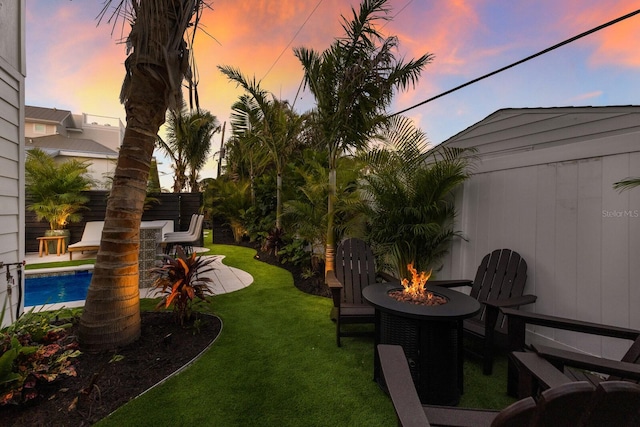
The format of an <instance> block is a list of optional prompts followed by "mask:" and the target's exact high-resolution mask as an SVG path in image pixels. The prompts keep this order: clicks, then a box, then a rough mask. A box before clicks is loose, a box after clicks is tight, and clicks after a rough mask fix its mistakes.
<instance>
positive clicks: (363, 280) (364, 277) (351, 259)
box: [335, 238, 376, 305]
mask: <svg viewBox="0 0 640 427" xmlns="http://www.w3.org/2000/svg"><path fill="white" fill-rule="evenodd" d="M335 271H336V277H337V279H338V280H339V281H340V283H342V286H344V289H343V292H342V302H344V303H349V304H362V305H364V304H366V302H365V301H364V299H363V297H362V290H363V289H364V288H365V287H366V286H368V285H369V284H371V283H375V280H376V267H375V259H374V256H373V252H372V251H371V248H370V247H369V246H368V245H367V244H366V243H365V242H364V241H362V240H360V239H356V238H350V239H346V240H344V241H343V242H342V243H340V245H338V248H337V249H336V270H335Z"/></svg>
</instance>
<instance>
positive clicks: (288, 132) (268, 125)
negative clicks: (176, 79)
mask: <svg viewBox="0 0 640 427" xmlns="http://www.w3.org/2000/svg"><path fill="white" fill-rule="evenodd" d="M218 69H219V70H220V71H221V72H222V73H223V74H224V75H225V76H227V78H228V79H229V80H231V81H234V82H236V83H237V84H238V85H240V86H241V87H242V88H243V89H244V90H245V91H247V92H248V93H249V94H250V95H251V96H252V97H253V99H254V101H255V102H256V104H257V105H258V107H259V109H260V112H261V115H262V120H261V124H262V129H261V132H260V133H259V134H258V135H259V137H260V138H261V141H262V143H263V144H264V146H265V147H266V149H267V150H268V151H269V154H270V155H271V160H272V161H273V163H274V166H275V170H276V224H275V229H276V230H277V231H278V232H279V231H280V230H281V229H282V175H283V172H284V167H285V164H286V161H287V159H288V158H289V155H290V154H291V153H292V152H293V151H294V149H295V148H296V146H297V145H298V135H299V133H300V130H301V129H302V123H303V118H302V117H301V116H299V115H298V114H296V113H295V112H294V111H293V110H292V109H291V108H290V106H289V104H288V103H287V102H286V101H280V100H277V99H276V98H275V97H273V96H272V100H269V94H268V92H267V91H265V90H264V89H262V88H261V87H260V82H256V80H255V78H253V79H252V80H249V79H248V78H247V77H245V76H243V75H242V73H241V72H240V71H239V70H237V69H235V68H233V67H229V66H219V67H218Z"/></svg>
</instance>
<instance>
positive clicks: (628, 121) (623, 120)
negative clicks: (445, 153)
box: [443, 105, 640, 153]
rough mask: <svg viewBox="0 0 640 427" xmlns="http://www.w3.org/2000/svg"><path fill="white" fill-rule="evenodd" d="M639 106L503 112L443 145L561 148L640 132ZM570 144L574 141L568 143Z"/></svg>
mask: <svg viewBox="0 0 640 427" xmlns="http://www.w3.org/2000/svg"><path fill="white" fill-rule="evenodd" d="M638 114H640V106H639V105H625V106H605V107H551V108H504V109H501V110H498V111H496V112H494V113H492V114H490V115H489V116H487V117H486V118H484V119H483V120H481V121H479V122H477V123H475V124H473V125H471V126H469V127H468V128H466V129H465V130H463V131H462V132H459V133H458V134H456V135H454V136H452V137H451V138H449V139H447V140H446V141H444V142H443V144H445V145H450V146H455V147H476V148H478V149H479V150H480V151H481V152H485V153H486V152H494V151H502V150H504V149H506V148H510V149H514V148H521V147H523V146H532V145H536V146H539V145H541V144H542V145H545V144H554V145H558V144H562V143H566V142H575V140H576V138H583V139H590V138H593V137H602V136H604V135H605V134H607V133H620V132H625V129H626V131H638V130H639V129H640V122H639V120H638V117H639V116H638ZM568 140H571V141H568Z"/></svg>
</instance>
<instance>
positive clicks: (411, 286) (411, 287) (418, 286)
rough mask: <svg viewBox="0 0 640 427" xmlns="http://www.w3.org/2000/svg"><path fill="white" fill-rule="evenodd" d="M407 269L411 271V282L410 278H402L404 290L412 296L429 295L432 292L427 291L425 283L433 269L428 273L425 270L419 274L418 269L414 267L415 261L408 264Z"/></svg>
mask: <svg viewBox="0 0 640 427" xmlns="http://www.w3.org/2000/svg"><path fill="white" fill-rule="evenodd" d="M407 270H409V273H411V282H409V279H402V286H403V287H404V290H403V291H402V292H403V293H405V294H408V295H411V296H412V297H424V296H425V295H426V296H427V297H428V296H429V295H430V294H431V292H429V291H427V289H426V288H425V284H426V283H427V280H429V278H430V277H431V272H432V271H433V270H429V272H428V273H425V272H424V271H423V272H421V273H420V274H418V270H416V269H415V268H413V263H411V264H409V265H407Z"/></svg>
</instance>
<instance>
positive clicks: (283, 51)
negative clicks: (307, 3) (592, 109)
mask: <svg viewBox="0 0 640 427" xmlns="http://www.w3.org/2000/svg"><path fill="white" fill-rule="evenodd" d="M322 1H323V0H319V1H318V4H316V7H314V8H313V10H312V11H311V13H310V14H309V16H307V19H305V20H304V22H303V23H302V25H301V26H300V28H298V31H296V33H295V34H294V35H293V37H292V38H291V40H289V43H287V45H286V46H285V47H284V49H282V52H280V55H278V57H277V58H276V60H275V61H273V64H271V67H269V69H268V70H267V72H266V73H265V74H264V76H262V79H261V80H264V78H265V77H267V75H268V74H269V73H270V72H271V70H272V69H273V67H275V66H276V64H277V63H278V61H279V60H280V58H281V57H282V55H284V53H285V52H286V51H287V49H289V46H291V43H293V41H294V40H295V38H296V37H298V34H300V31H302V29H303V28H304V26H305V25H306V24H307V22H309V19H311V16H312V15H313V14H314V13H315V11H316V10H317V9H318V7H320V4H321V3H322Z"/></svg>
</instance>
